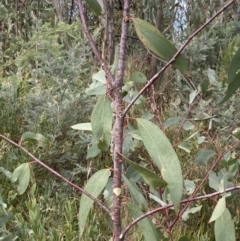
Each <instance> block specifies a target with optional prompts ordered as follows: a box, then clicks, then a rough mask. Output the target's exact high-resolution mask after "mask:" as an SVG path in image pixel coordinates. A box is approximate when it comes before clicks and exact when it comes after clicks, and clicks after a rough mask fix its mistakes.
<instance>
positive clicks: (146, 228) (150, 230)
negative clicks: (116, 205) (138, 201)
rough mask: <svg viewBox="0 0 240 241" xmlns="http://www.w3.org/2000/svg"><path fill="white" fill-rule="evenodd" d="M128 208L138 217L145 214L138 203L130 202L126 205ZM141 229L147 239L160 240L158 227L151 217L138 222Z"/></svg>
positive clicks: (134, 216)
mask: <svg viewBox="0 0 240 241" xmlns="http://www.w3.org/2000/svg"><path fill="white" fill-rule="evenodd" d="M126 208H127V210H128V211H129V213H130V215H131V216H132V217H133V218H134V219H136V218H138V217H139V216H141V215H143V212H142V211H141V210H140V208H139V207H138V206H137V205H134V204H131V203H128V204H127V205H126ZM137 225H138V227H139V229H140V231H141V232H142V234H143V236H144V238H145V240H151V241H158V240H160V239H159V235H158V233H157V230H156V228H155V227H154V225H153V223H152V221H151V219H150V218H149V217H147V218H144V219H143V220H141V221H139V222H138V223H137Z"/></svg>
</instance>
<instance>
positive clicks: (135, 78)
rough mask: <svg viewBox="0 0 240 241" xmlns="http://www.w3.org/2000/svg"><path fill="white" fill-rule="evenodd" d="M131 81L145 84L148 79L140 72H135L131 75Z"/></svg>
mask: <svg viewBox="0 0 240 241" xmlns="http://www.w3.org/2000/svg"><path fill="white" fill-rule="evenodd" d="M129 81H133V82H135V83H140V84H144V83H146V82H147V77H146V76H145V75H144V74H143V73H142V72H140V71H135V72H133V73H132V74H131V76H130V78H129Z"/></svg>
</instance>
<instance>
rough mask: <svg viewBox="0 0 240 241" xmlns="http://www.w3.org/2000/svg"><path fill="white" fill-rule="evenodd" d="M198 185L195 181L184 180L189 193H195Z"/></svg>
mask: <svg viewBox="0 0 240 241" xmlns="http://www.w3.org/2000/svg"><path fill="white" fill-rule="evenodd" d="M195 188H196V186H195V184H194V182H193V181H191V180H184V189H185V191H186V193H187V195H191V194H193V192H194V190H195Z"/></svg>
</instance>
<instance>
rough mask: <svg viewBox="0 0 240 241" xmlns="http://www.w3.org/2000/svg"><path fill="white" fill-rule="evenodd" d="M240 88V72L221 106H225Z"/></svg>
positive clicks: (229, 87)
mask: <svg viewBox="0 0 240 241" xmlns="http://www.w3.org/2000/svg"><path fill="white" fill-rule="evenodd" d="M239 87H240V72H239V73H238V74H237V75H235V77H234V79H233V81H232V82H231V83H230V84H229V85H228V88H227V93H226V95H225V97H224V98H223V100H222V101H221V102H220V103H219V104H223V103H224V102H226V101H227V100H228V99H229V98H230V97H231V96H232V95H233V94H234V93H235V92H236V90H237V89H238V88H239Z"/></svg>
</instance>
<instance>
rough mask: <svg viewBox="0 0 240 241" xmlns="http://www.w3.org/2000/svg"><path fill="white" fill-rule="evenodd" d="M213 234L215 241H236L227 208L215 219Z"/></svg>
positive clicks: (232, 223)
mask: <svg viewBox="0 0 240 241" xmlns="http://www.w3.org/2000/svg"><path fill="white" fill-rule="evenodd" d="M214 234H215V240H216V241H236V236H235V227H234V222H233V220H232V217H231V214H230V212H229V210H228V209H227V208H225V210H224V212H223V213H222V215H221V216H220V217H219V218H218V219H217V220H216V221H215V224H214Z"/></svg>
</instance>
